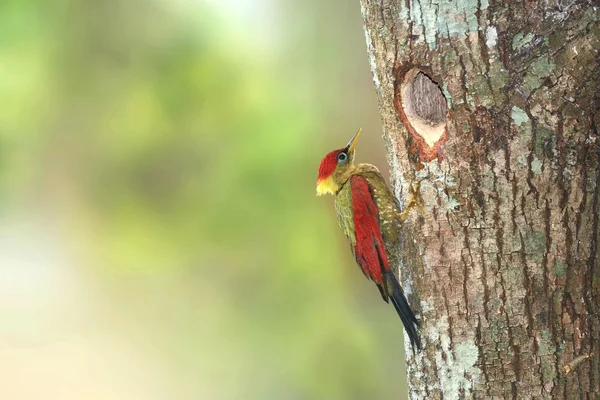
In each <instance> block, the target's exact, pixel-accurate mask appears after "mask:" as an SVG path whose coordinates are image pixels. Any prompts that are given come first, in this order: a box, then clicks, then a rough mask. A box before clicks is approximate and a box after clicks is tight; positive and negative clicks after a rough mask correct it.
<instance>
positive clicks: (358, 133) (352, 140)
mask: <svg viewBox="0 0 600 400" xmlns="http://www.w3.org/2000/svg"><path fill="white" fill-rule="evenodd" d="M361 132H362V128H360V129H359V130H358V131H356V133H355V134H354V136H353V137H352V139H350V141H349V142H348V145H347V146H346V148H347V149H348V152H349V153H351V152H353V151H354V145H355V144H356V141H357V140H358V137H359V136H360V133H361Z"/></svg>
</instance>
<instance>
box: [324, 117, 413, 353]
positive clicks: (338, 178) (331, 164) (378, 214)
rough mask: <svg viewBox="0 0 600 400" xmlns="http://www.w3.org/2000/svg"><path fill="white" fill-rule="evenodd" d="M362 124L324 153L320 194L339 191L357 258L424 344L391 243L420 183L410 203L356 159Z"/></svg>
mask: <svg viewBox="0 0 600 400" xmlns="http://www.w3.org/2000/svg"><path fill="white" fill-rule="evenodd" d="M360 132H361V130H360V129H359V130H358V132H356V134H355V135H354V137H353V138H352V139H351V140H350V142H349V143H348V145H347V146H346V147H344V148H342V149H339V150H334V151H331V152H329V153H327V155H326V156H325V157H324V158H323V160H322V161H321V165H320V166H319V175H318V178H317V195H319V196H320V195H323V194H327V193H330V194H332V195H334V196H335V211H336V214H337V218H338V222H339V224H340V227H341V228H342V230H343V231H344V233H345V234H346V237H347V238H348V241H349V242H350V247H351V248H352V253H353V254H354V258H355V259H356V262H357V264H358V265H359V267H360V268H361V270H362V272H363V273H364V274H365V276H366V277H367V278H369V279H370V280H372V281H374V282H375V283H376V284H377V288H378V289H379V292H380V293H381V297H383V300H385V301H386V303H389V301H390V300H392V304H393V305H394V308H395V309H396V311H397V312H398V315H399V316H400V319H401V320H402V323H403V324H404V327H405V328H406V332H407V333H408V337H409V339H410V343H411V345H412V346H413V348H414V347H415V346H416V347H417V349H419V350H420V349H421V339H420V338H419V333H418V331H417V328H418V327H419V323H418V321H417V318H416V317H415V314H414V313H413V311H412V310H411V308H410V306H409V305H408V302H407V300H406V297H405V296H404V292H403V290H402V287H401V286H400V284H399V283H398V280H397V279H396V276H395V275H394V273H393V271H392V269H391V268H390V264H391V263H390V258H392V254H393V253H392V252H391V251H392V249H393V248H394V247H395V246H396V244H397V240H398V238H399V231H400V228H401V226H402V223H403V222H404V221H405V220H406V218H407V216H408V212H409V211H410V209H412V208H413V207H414V206H418V205H420V202H419V200H418V199H419V197H418V193H419V184H417V185H416V189H414V188H413V187H412V185H411V190H410V194H411V196H412V198H411V199H410V201H409V203H408V205H407V206H406V209H405V210H404V211H401V210H400V203H399V202H398V200H397V199H396V197H395V196H394V194H393V193H392V191H391V190H390V188H389V187H388V186H387V185H386V183H385V180H384V179H383V176H381V173H380V172H379V170H378V169H377V168H376V167H375V166H373V165H370V164H358V165H354V146H355V144H356V141H357V139H358V137H359V135H360Z"/></svg>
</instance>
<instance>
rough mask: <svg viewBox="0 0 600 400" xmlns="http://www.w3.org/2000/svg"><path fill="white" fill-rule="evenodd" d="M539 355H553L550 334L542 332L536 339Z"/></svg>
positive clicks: (552, 343) (545, 331) (546, 331)
mask: <svg viewBox="0 0 600 400" xmlns="http://www.w3.org/2000/svg"><path fill="white" fill-rule="evenodd" d="M538 346H539V355H540V356H549V355H553V354H554V342H553V340H552V332H550V331H548V330H543V331H542V333H541V335H540V337H539V338H538Z"/></svg>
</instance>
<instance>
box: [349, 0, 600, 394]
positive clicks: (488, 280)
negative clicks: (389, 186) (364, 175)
mask: <svg viewBox="0 0 600 400" xmlns="http://www.w3.org/2000/svg"><path fill="white" fill-rule="evenodd" d="M592 5H593V4H592V2H591V1H577V0H575V1H571V2H569V3H568V4H565V3H564V2H543V3H540V2H519V3H515V2H489V3H488V2H487V1H484V0H479V1H476V0H460V1H449V0H439V1H437V0H436V1H433V0H429V1H427V0H377V1H375V0H361V8H362V11H363V19H364V26H365V32H366V39H367V51H368V55H369V58H370V61H371V62H370V64H371V68H372V70H373V76H374V81H375V82H376V90H377V93H378V100H379V109H380V113H381V117H382V122H383V130H384V132H383V134H384V138H385V141H386V145H387V148H388V154H389V160H390V164H391V165H390V168H391V176H392V181H393V183H394V185H395V189H396V193H397V195H398V196H400V197H403V195H404V194H405V193H406V189H407V186H408V182H410V181H412V180H414V179H415V178H416V177H423V176H428V177H429V178H428V180H427V181H425V182H424V183H423V185H422V195H423V199H424V202H425V212H424V213H423V214H421V215H414V216H413V217H412V218H411V219H410V220H409V221H408V222H407V224H406V226H405V228H404V232H405V240H404V242H403V243H402V245H401V246H400V248H399V249H398V252H399V254H398V257H399V259H400V260H401V263H400V264H401V266H400V268H401V269H402V271H401V273H400V276H401V279H402V281H404V282H405V283H408V282H410V288H411V291H410V292H411V293H410V296H409V300H410V301H411V304H413V305H415V308H416V309H417V310H418V311H419V312H420V314H421V318H422V321H423V328H422V332H423V339H424V343H425V349H424V351H423V352H421V353H420V354H412V353H410V352H408V354H407V362H408V373H409V377H408V378H409V391H410V396H411V398H426V399H441V398H444V399H462V398H511V399H527V398H551V397H552V398H555V397H556V398H578V399H579V398H600V311H599V310H600V267H599V266H598V265H599V264H600V246H599V244H598V238H599V236H600V222H599V218H600V217H599V215H600V183H599V182H600V134H599V129H600V112H599V111H598V110H599V109H600V94H599V93H600V91H598V88H599V87H600V72H599V71H600V61H599V60H600V58H599V56H598V49H600V9H599V8H598V7H592ZM411 68H418V69H420V70H422V71H424V72H425V73H426V74H427V76H429V77H430V78H431V79H432V80H433V81H434V82H436V83H437V84H439V86H440V88H441V90H442V93H443V94H444V96H445V98H446V100H447V104H448V107H449V110H448V114H447V134H448V137H447V141H446V142H445V143H444V144H443V146H440V149H437V150H436V152H435V157H434V158H432V159H426V158H423V157H422V155H423V154H424V153H423V152H419V151H417V150H418V146H417V145H416V142H415V139H414V137H413V136H412V135H411V134H410V132H409V130H410V127H408V126H407V124H406V118H403V116H402V115H401V113H399V110H398V104H397V98H396V97H397V94H398V85H399V84H400V83H401V76H400V75H401V74H400V72H403V71H408V70H410V69H411ZM586 354H589V358H585V357H583V358H582V355H586ZM578 357H579V358H578ZM572 360H581V361H578V362H577V364H576V367H575V368H573V370H570V372H569V373H566V372H565V371H566V370H565V368H564V366H565V365H567V366H569V365H570V364H569V363H570V362H571V361H572Z"/></svg>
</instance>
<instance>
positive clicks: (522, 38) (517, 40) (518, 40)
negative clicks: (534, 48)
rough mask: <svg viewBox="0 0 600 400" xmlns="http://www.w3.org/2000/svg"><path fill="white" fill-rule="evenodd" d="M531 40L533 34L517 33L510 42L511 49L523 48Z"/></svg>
mask: <svg viewBox="0 0 600 400" xmlns="http://www.w3.org/2000/svg"><path fill="white" fill-rule="evenodd" d="M531 39H533V33H528V34H527V35H524V34H523V32H519V33H517V34H516V35H515V36H514V37H513V40H512V49H513V50H518V49H520V48H521V47H523V46H525V45H526V44H527V43H529V42H531Z"/></svg>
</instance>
